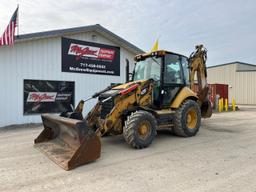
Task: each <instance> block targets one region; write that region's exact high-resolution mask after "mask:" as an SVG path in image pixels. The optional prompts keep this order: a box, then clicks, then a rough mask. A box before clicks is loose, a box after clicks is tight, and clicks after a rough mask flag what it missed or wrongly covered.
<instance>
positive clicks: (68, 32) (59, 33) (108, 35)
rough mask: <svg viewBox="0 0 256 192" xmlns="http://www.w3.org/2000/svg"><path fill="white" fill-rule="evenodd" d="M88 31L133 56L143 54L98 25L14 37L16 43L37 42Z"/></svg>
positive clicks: (140, 50)
mask: <svg viewBox="0 0 256 192" xmlns="http://www.w3.org/2000/svg"><path fill="white" fill-rule="evenodd" d="M90 31H94V32H97V33H99V34H101V35H102V36H104V37H106V38H108V39H110V40H111V41H113V42H114V43H116V44H117V45H120V46H122V47H124V48H126V49H127V50H129V51H131V52H133V53H135V54H140V53H144V51H143V50H142V49H140V48H138V47H136V46H135V45H133V44H131V43H130V42H128V41H126V40H125V39H123V38H121V37H119V36H118V35H116V34H114V33H113V32H111V31H109V30H108V29H106V28H104V27H102V26H101V25H99V24H96V25H88V26H82V27H74V28H67V29H58V30H51V31H43V32H37V33H29V34H22V35H18V36H16V41H17V42H23V41H31V40H37V39H43V38H51V37H58V36H63V35H73V34H77V33H83V32H90Z"/></svg>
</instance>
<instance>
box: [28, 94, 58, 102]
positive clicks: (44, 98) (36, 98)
mask: <svg viewBox="0 0 256 192" xmlns="http://www.w3.org/2000/svg"><path fill="white" fill-rule="evenodd" d="M56 96H57V92H29V94H28V98H27V102H55V99H56Z"/></svg>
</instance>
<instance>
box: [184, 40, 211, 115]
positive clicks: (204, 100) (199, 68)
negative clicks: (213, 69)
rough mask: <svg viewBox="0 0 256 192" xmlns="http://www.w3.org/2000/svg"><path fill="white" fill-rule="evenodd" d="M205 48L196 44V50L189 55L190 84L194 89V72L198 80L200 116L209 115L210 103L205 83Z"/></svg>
mask: <svg viewBox="0 0 256 192" xmlns="http://www.w3.org/2000/svg"><path fill="white" fill-rule="evenodd" d="M206 59H207V50H206V48H205V47H204V46H203V45H197V46H196V51H195V52H193V53H192V54H191V55H190V57H189V69H190V85H191V89H192V90H193V91H195V73H196V76H197V82H198V93H197V95H198V103H199V105H200V107H201V111H202V116H204V117H210V116H211V114H212V112H211V103H210V101H209V98H208V92H209V87H208V84H207V69H206Z"/></svg>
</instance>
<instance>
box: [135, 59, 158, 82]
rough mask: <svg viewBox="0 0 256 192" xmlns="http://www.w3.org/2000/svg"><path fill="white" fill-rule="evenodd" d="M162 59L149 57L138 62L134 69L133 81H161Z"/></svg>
mask: <svg viewBox="0 0 256 192" xmlns="http://www.w3.org/2000/svg"><path fill="white" fill-rule="evenodd" d="M161 62H162V59H161V57H158V58H156V57H149V58H146V59H145V60H143V61H138V62H137V63H136V66H135V69H134V75H133V80H134V81H136V80H143V79H154V80H155V81H158V80H160V69H161Z"/></svg>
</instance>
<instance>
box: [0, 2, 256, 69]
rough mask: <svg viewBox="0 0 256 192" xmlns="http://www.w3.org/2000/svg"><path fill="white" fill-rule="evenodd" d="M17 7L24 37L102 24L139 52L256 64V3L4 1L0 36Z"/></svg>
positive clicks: (1, 9)
mask: <svg viewBox="0 0 256 192" xmlns="http://www.w3.org/2000/svg"><path fill="white" fill-rule="evenodd" d="M17 3H19V5H20V14H19V18H20V29H19V31H20V34H23V33H31V32H39V31H47V30H53V29H62V28H69V27H77V26H85V25H91V24H100V25H102V26H103V27H105V28H107V29H109V30H110V31H112V32H114V33H115V34H117V35H119V36H121V37H123V38H124V39H126V40H128V41H130V42H131V43H133V44H134V45H136V46H138V47H139V48H141V49H143V50H145V51H147V50H149V49H150V48H151V47H152V45H153V43H154V41H155V39H156V38H157V37H160V38H159V48H161V49H167V50H170V51H174V52H178V53H181V54H184V55H189V54H190V52H191V51H193V50H194V45H196V44H199V43H202V44H204V45H205V46H206V48H207V49H208V64H207V65H216V64H222V63H227V62H232V61H242V62H248V63H252V64H256V1H255V0H222V1H216V0H193V1H187V0H172V1H171V0H154V1H153V0H151V1H150V0H126V1H124V0H111V1H109V0H90V1H89V0H83V1H82V0H65V1H64V0H62V1H60V0H33V1H32V0H0V33H1V34H2V32H3V31H4V29H5V27H6V25H7V24H8V22H9V20H10V17H11V15H12V14H13V12H14V10H15V8H16V6H17Z"/></svg>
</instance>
